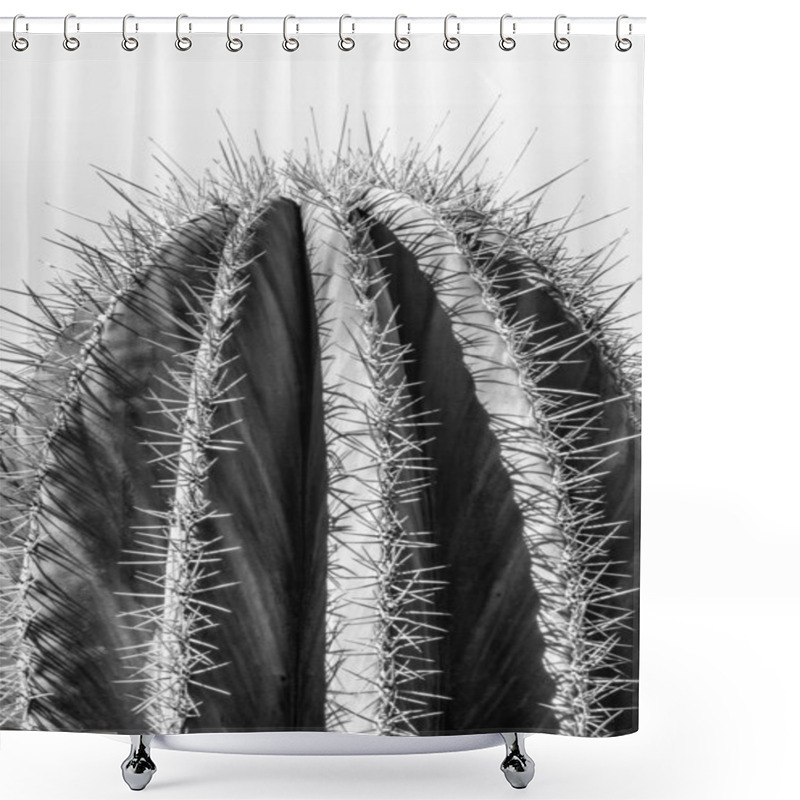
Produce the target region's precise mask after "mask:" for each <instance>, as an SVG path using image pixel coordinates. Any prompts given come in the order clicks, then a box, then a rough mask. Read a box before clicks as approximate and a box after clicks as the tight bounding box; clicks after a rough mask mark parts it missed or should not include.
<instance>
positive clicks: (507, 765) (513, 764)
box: [121, 733, 535, 792]
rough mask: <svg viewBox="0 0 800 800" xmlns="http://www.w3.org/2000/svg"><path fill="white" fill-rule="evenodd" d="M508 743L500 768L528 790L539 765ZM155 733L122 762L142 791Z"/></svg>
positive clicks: (135, 737) (136, 739) (510, 738)
mask: <svg viewBox="0 0 800 800" xmlns="http://www.w3.org/2000/svg"><path fill="white" fill-rule="evenodd" d="M500 735H501V736H502V737H503V740H504V741H505V743H506V757H505V758H504V759H503V763H502V764H501V765H500V769H501V770H502V772H503V774H504V775H505V776H506V780H507V781H508V782H509V783H510V784H511V786H513V787H514V788H515V789H524V788H525V787H526V786H527V785H528V784H529V783H530V782H531V780H533V774H534V770H535V765H534V763H533V759H532V758H531V757H530V756H529V755H528V754H527V753H526V752H525V740H524V738H523V737H522V736H521V735H520V734H518V733H501V734H500ZM154 736H155V734H152V733H141V734H139V733H136V734H133V733H132V734H130V737H131V751H130V753H129V754H128V757H127V758H126V759H125V760H124V761H123V762H122V765H121V769H122V778H123V780H124V781H125V783H127V784H128V786H130V788H131V789H133V790H134V791H137V792H138V791H141V790H142V789H144V788H145V786H147V784H148V783H150V780H151V779H152V777H153V775H155V772H156V765H155V763H154V762H153V759H152V758H151V757H150V744H151V742H152V741H153V738H154Z"/></svg>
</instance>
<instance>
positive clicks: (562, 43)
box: [553, 14, 570, 53]
mask: <svg viewBox="0 0 800 800" xmlns="http://www.w3.org/2000/svg"><path fill="white" fill-rule="evenodd" d="M566 18H567V15H566V14H559V15H558V16H557V17H556V18H555V21H554V22H553V35H554V36H555V41H554V42H553V47H555V49H556V50H558V51H559V52H561V53H563V52H564V51H565V50H569V45H570V41H569V39H567V38H566V37H565V36H559V35H558V21H559V20H560V19H566ZM567 33H569V22H568V23H567Z"/></svg>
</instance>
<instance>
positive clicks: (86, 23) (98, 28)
mask: <svg viewBox="0 0 800 800" xmlns="http://www.w3.org/2000/svg"><path fill="white" fill-rule="evenodd" d="M343 16H344V18H345V20H344V22H342V19H341V18H340V17H338V16H337V17H302V16H294V15H289V18H290V29H291V32H293V33H300V34H303V35H307V34H338V33H339V32H340V31H341V30H342V26H343V25H344V31H345V32H346V33H388V34H394V33H395V30H396V26H397V25H398V18H396V17H361V16H351V15H349V14H345V15H343ZM448 16H449V17H451V19H450V20H449V22H450V29H451V30H452V31H453V33H454V35H457V36H470V35H474V34H489V33H498V30H499V27H498V26H499V25H500V19H501V15H500V14H498V15H497V16H496V17H459V16H457V15H448ZM503 16H504V17H506V19H505V21H504V23H505V24H504V30H505V31H506V32H507V33H508V35H514V36H525V35H529V34H550V35H552V34H553V28H554V17H552V16H551V17H514V16H511V15H503ZM558 16H559V18H560V19H559V23H558V24H559V26H560V28H561V29H562V30H563V31H564V32H565V33H569V35H583V34H599V35H606V36H609V35H610V36H614V35H615V33H616V31H617V17H570V16H568V15H562V14H559V15H558ZM233 18H234V19H233V26H232V27H233V30H234V31H235V32H236V33H244V34H246V35H250V34H279V35H282V34H283V33H284V24H285V23H284V20H285V19H286V18H285V17H283V16H281V17H239V16H236V15H233ZM122 19H123V18H122V17H121V16H118V17H82V16H80V15H74V16H73V15H70V19H69V26H70V30H71V31H75V32H77V33H86V34H94V33H107V34H112V33H113V34H121V32H122ZM228 20H229V17H227V16H226V17H195V16H192V15H186V16H183V15H182V20H181V26H182V28H183V29H184V30H186V31H187V32H188V33H190V34H192V35H194V34H206V33H214V34H225V33H226V32H228V30H229V23H228ZM13 21H14V18H13V17H0V31H2V32H7V33H11V32H12V30H13V27H14V26H13ZM175 21H176V20H175V17H137V16H136V15H135V14H134V15H128V19H127V23H126V31H127V33H128V34H129V35H132V34H133V33H170V32H172V33H174V32H175ZM623 22H624V26H623V30H622V35H624V36H630V35H634V36H635V35H636V34H642V33H644V24H645V18H644V17H625V19H624V20H623ZM443 23H444V17H414V16H406V15H400V19H399V29H400V31H401V33H403V34H411V35H413V34H424V33H437V34H440V33H442V29H443ZM567 25H569V30H568V31H567ZM63 32H64V17H36V16H26V15H22V14H20V17H19V19H18V20H17V33H18V34H19V35H20V36H24V35H25V34H27V33H29V34H33V35H35V34H40V33H41V34H44V33H58V34H63Z"/></svg>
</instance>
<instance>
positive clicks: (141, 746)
mask: <svg viewBox="0 0 800 800" xmlns="http://www.w3.org/2000/svg"><path fill="white" fill-rule="evenodd" d="M154 736H155V734H153V733H141V734H139V733H132V734H130V737H131V752H130V753H129V754H128V757H127V758H126V759H125V760H124V761H123V762H122V778H123V780H124V781H125V783H127V784H128V786H130V787H131V789H133V790H134V791H135V792H138V791H141V790H142V789H144V787H145V786H147V784H148V783H150V779H151V778H152V777H153V775H154V774H155V771H156V765H155V764H154V763H153V759H152V758H150V743H151V742H152V741H153V737H154Z"/></svg>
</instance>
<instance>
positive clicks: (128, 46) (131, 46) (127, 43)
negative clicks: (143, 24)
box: [122, 14, 139, 53]
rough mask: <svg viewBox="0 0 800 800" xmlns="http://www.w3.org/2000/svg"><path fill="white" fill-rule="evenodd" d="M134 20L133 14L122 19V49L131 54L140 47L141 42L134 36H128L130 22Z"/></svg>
mask: <svg viewBox="0 0 800 800" xmlns="http://www.w3.org/2000/svg"><path fill="white" fill-rule="evenodd" d="M129 19H133V14H126V15H125V16H124V17H123V18H122V49H123V50H127V51H128V52H129V53H130V52H131V51H132V50H135V49H136V48H137V47H138V46H139V40H138V39H136V38H135V37H133V36H128V20H129Z"/></svg>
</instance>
